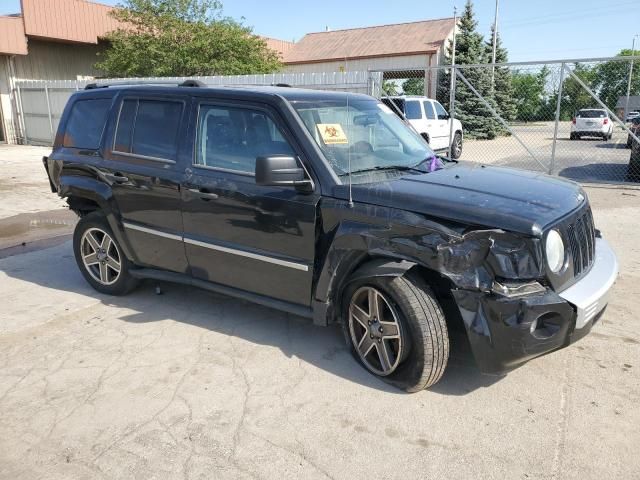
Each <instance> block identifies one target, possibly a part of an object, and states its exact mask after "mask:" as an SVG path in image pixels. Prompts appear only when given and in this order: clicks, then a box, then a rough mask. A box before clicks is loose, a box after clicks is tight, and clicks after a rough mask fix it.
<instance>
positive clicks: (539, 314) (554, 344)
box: [453, 238, 618, 374]
mask: <svg viewBox="0 0 640 480" xmlns="http://www.w3.org/2000/svg"><path fill="white" fill-rule="evenodd" d="M617 273H618V262H617V260H616V257H615V254H614V253H613V251H612V250H611V248H610V247H609V245H608V243H607V242H606V241H605V240H604V239H601V238H598V239H597V242H596V260H595V262H594V264H593V267H592V268H591V270H590V271H589V273H588V274H586V275H585V276H584V277H583V278H582V279H581V280H579V281H578V282H576V283H575V284H574V285H572V286H571V287H570V288H568V289H566V290H564V291H562V292H560V293H556V292H554V291H552V290H547V291H546V292H544V293H540V294H533V295H528V296H524V297H519V298H507V297H503V296H500V295H496V294H494V293H491V294H489V293H483V292H477V291H468V290H455V291H453V296H454V299H455V301H456V303H457V305H458V308H459V310H460V314H461V316H462V320H463V322H464V325H465V328H466V330H467V333H468V337H469V343H470V344H471V348H472V351H473V354H474V356H475V358H476V362H477V364H478V367H479V368H480V370H481V371H482V372H484V373H490V374H500V373H504V372H507V371H509V370H512V369H514V368H516V367H518V366H520V365H522V364H523V363H525V362H527V361H528V360H530V359H532V358H535V357H538V356H541V355H544V354H546V353H549V352H552V351H554V350H557V349H559V348H562V347H565V346H567V345H569V344H570V343H572V342H574V341H576V340H578V339H580V338H582V337H583V336H585V335H586V334H587V333H589V331H590V330H591V327H592V326H593V324H594V323H595V322H596V321H597V320H598V319H599V318H600V316H601V314H602V313H603V312H604V309H605V307H606V305H607V297H608V293H609V290H610V289H611V286H612V285H613V283H614V281H615V279H616V276H617Z"/></svg>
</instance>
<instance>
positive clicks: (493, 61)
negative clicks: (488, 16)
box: [491, 0, 500, 92]
mask: <svg viewBox="0 0 640 480" xmlns="http://www.w3.org/2000/svg"><path fill="white" fill-rule="evenodd" d="M499 3H500V0H496V11H495V15H494V17H493V51H492V53H491V91H492V92H493V83H494V79H495V70H496V67H495V64H496V46H497V44H498V6H499V5H498V4H499Z"/></svg>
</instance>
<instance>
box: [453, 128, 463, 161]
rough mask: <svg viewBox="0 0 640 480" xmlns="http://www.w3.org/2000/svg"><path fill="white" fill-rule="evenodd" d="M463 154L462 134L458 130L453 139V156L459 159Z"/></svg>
mask: <svg viewBox="0 0 640 480" xmlns="http://www.w3.org/2000/svg"><path fill="white" fill-rule="evenodd" d="M461 155H462V134H461V133H460V132H456V133H455V135H454V136H453V140H452V141H451V158H452V159H454V160H457V159H459V158H460V156H461Z"/></svg>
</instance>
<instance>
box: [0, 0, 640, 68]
mask: <svg viewBox="0 0 640 480" xmlns="http://www.w3.org/2000/svg"><path fill="white" fill-rule="evenodd" d="M499 1H500V6H499V18H498V30H499V32H500V35H501V37H502V41H503V44H504V46H505V47H507V49H508V50H509V60H510V61H533V60H556V59H570V58H571V59H572V58H587V57H606V56H612V55H615V54H616V53H618V52H619V51H620V50H621V49H623V48H628V49H630V48H631V42H632V39H633V36H634V35H636V34H640V0H607V1H602V0H599V1H595V0H562V1H561V0H533V1H531V0H499ZM100 3H106V4H111V5H115V4H117V3H119V1H118V0H101V2H100ZM223 3H224V14H225V15H227V16H231V17H233V18H235V19H241V18H243V23H244V24H245V25H248V26H251V27H253V30H254V32H255V33H257V34H260V35H266V36H270V37H275V38H280V39H283V40H299V39H300V38H302V37H303V36H304V34H305V33H309V32H318V31H324V30H325V28H326V27H329V28H330V29H332V30H338V29H342V28H353V27H364V26H371V25H383V24H387V23H400V22H411V21H416V20H425V19H432V18H444V17H450V16H452V15H453V8H454V6H456V7H457V8H458V11H459V12H460V11H462V9H463V7H464V0H456V1H452V0H395V1H393V2H391V1H390V0H357V1H356V0H351V1H346V0H320V1H313V2H312V1H309V0H306V1H300V0H298V1H296V0H227V1H226V2H223ZM474 8H475V11H476V18H477V20H478V22H479V30H480V32H481V33H482V34H484V35H485V36H486V37H488V36H489V31H490V27H491V24H492V22H493V16H494V9H495V0H475V2H474ZM19 10H20V2H19V0H0V14H6V13H16V12H18V11H19ZM636 46H638V47H640V37H639V38H638V39H637V40H636Z"/></svg>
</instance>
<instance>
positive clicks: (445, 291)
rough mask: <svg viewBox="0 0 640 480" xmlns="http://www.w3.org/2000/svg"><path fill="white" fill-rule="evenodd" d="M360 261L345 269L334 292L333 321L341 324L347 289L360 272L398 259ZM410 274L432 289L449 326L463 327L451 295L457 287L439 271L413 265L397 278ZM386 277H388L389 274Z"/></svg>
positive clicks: (362, 258)
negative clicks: (377, 264) (344, 296)
mask: <svg viewBox="0 0 640 480" xmlns="http://www.w3.org/2000/svg"><path fill="white" fill-rule="evenodd" d="M359 260H360V261H359V262H357V263H355V262H354V263H352V264H351V265H350V267H349V268H348V269H345V270H343V271H342V272H341V273H342V274H343V275H344V277H343V278H344V280H343V281H341V282H340V284H339V285H338V288H336V289H335V290H334V293H333V295H332V297H333V298H332V303H333V305H334V311H333V314H334V315H333V318H332V320H333V321H336V320H337V321H338V322H339V321H340V320H341V312H342V310H343V300H344V299H343V294H344V291H345V288H347V286H348V284H349V283H350V281H351V280H352V279H353V276H354V275H357V274H358V272H361V271H363V270H364V269H366V268H368V267H369V266H375V263H377V262H384V261H389V262H394V261H398V259H396V258H391V257H390V258H384V257H371V256H369V255H365V256H363V257H361V258H360V259H359ZM409 272H412V273H414V274H416V275H418V276H419V277H421V278H422V279H423V280H424V281H425V283H426V284H427V285H428V286H429V287H430V288H431V290H432V291H433V293H434V295H435V296H436V298H437V300H438V302H440V305H441V306H442V309H443V311H444V313H445V319H446V321H447V324H451V325H450V326H453V325H457V324H458V323H459V324H460V325H462V318H461V317H460V312H459V310H458V307H457V305H456V303H455V301H454V298H453V295H452V294H451V292H452V290H454V289H455V285H454V284H453V282H452V281H451V280H449V279H448V278H446V277H444V276H443V275H441V274H440V273H438V272H437V271H435V270H431V269H429V268H427V267H424V266H422V265H413V266H411V267H410V268H408V269H406V270H403V269H399V270H398V272H397V276H401V275H405V274H407V273H409ZM386 275H388V273H387V274H386ZM329 323H332V321H329Z"/></svg>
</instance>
